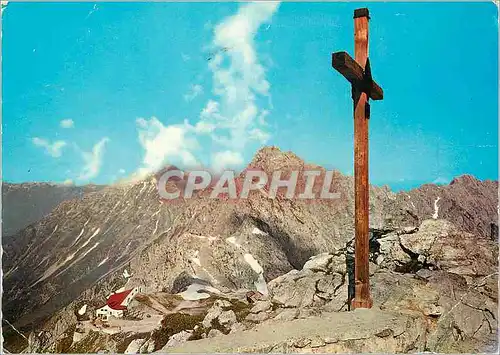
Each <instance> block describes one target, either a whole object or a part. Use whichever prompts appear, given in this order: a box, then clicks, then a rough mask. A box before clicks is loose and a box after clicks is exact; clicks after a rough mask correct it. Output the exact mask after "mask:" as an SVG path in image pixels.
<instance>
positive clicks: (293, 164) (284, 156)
mask: <svg viewBox="0 0 500 355" xmlns="http://www.w3.org/2000/svg"><path fill="white" fill-rule="evenodd" d="M303 166H304V161H303V160H302V159H301V158H299V157H298V156H297V155H295V153H293V152H291V151H288V152H283V151H282V150H281V149H280V148H278V147H277V146H266V147H262V148H261V149H259V150H258V151H257V153H255V155H254V157H253V159H252V161H251V162H250V164H249V165H248V168H260V169H263V170H264V171H268V172H269V171H274V170H279V169H284V168H286V170H292V169H301V168H302V167H303Z"/></svg>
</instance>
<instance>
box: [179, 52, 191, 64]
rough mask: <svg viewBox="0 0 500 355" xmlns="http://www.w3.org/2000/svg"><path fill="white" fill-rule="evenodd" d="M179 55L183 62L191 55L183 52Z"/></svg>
mask: <svg viewBox="0 0 500 355" xmlns="http://www.w3.org/2000/svg"><path fill="white" fill-rule="evenodd" d="M181 57H182V60H183V61H184V62H187V61H189V60H190V59H191V57H190V56H189V55H188V54H185V53H181Z"/></svg>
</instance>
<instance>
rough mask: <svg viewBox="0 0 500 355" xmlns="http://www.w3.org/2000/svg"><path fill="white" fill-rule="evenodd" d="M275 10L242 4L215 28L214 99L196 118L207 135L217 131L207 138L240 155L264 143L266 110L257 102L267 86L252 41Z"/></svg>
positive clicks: (264, 5)
mask: <svg viewBox="0 0 500 355" xmlns="http://www.w3.org/2000/svg"><path fill="white" fill-rule="evenodd" d="M278 6H279V3H277V2H260V3H248V4H244V5H242V6H240V8H239V10H238V12H237V13H236V14H235V15H233V16H230V17H228V18H226V19H224V20H223V21H222V22H220V23H219V24H217V25H216V26H215V29H214V40H213V43H212V45H213V47H215V49H216V52H215V53H216V54H215V55H214V56H213V59H212V60H211V61H210V62H209V68H210V69H211V71H212V75H213V92H214V94H215V95H216V96H217V99H210V100H209V101H208V102H207V104H206V106H205V108H204V109H203V111H202V112H201V114H200V118H201V120H202V121H203V122H205V123H204V127H205V126H209V124H211V126H209V127H211V130H210V132H214V131H216V132H217V134H213V135H212V139H213V140H214V141H215V142H216V143H218V144H220V145H222V146H223V147H225V148H226V149H229V150H232V151H238V152H240V151H243V150H244V148H245V147H246V145H247V144H248V143H250V142H251V141H257V142H259V143H264V142H266V141H267V140H268V139H269V136H270V134H269V133H268V132H267V131H266V128H267V123H266V120H265V118H266V116H267V115H268V114H269V110H268V109H267V108H266V107H259V106H258V101H257V100H258V98H259V97H261V98H266V97H269V89H270V84H269V82H268V81H267V80H266V77H265V68H264V67H263V65H262V64H261V63H260V62H259V59H258V56H257V52H256V49H255V43H254V42H255V35H256V33H257V31H258V29H259V28H260V27H261V26H262V25H264V24H266V23H269V21H270V20H271V17H272V16H273V14H274V13H275V12H276V10H277V9H278ZM224 63H228V64H224ZM195 126H197V125H195ZM200 131H201V129H200ZM206 131H209V130H208V129H207V130H206ZM213 164H216V162H213Z"/></svg>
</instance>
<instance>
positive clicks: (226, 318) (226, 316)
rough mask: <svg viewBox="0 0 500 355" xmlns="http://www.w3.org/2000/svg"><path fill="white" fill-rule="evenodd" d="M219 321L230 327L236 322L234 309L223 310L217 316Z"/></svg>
mask: <svg viewBox="0 0 500 355" xmlns="http://www.w3.org/2000/svg"><path fill="white" fill-rule="evenodd" d="M218 320H219V323H220V324H221V325H223V326H225V327H226V328H230V327H231V326H232V325H233V324H234V323H236V314H235V313H234V311H232V310H229V311H224V312H222V313H221V314H220V315H219V317H218Z"/></svg>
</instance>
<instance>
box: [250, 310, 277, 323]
mask: <svg viewBox="0 0 500 355" xmlns="http://www.w3.org/2000/svg"><path fill="white" fill-rule="evenodd" d="M270 317H271V315H270V313H267V312H260V313H250V314H249V315H248V316H247V317H246V318H245V319H246V320H248V321H250V322H254V323H260V322H263V321H265V320H267V319H269V318H270Z"/></svg>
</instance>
